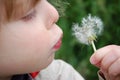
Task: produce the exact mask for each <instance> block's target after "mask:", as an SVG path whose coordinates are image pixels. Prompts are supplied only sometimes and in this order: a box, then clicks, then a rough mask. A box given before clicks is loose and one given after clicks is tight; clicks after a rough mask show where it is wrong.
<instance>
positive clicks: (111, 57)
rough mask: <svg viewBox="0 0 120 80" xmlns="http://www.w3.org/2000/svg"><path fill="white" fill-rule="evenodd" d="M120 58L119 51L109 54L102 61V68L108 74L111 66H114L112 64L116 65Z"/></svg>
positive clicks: (115, 50)
mask: <svg viewBox="0 0 120 80" xmlns="http://www.w3.org/2000/svg"><path fill="white" fill-rule="evenodd" d="M119 57H120V52H118V51H117V49H114V51H110V52H108V53H107V54H106V55H105V56H104V58H103V59H102V61H101V68H102V69H103V70H106V72H107V70H108V68H109V67H110V65H112V63H114V62H115V61H116V60H117V59H118V58H119Z"/></svg>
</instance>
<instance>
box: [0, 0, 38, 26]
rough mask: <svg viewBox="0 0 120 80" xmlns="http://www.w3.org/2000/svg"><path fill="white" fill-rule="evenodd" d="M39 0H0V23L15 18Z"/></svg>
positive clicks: (23, 13)
mask: <svg viewBox="0 0 120 80" xmlns="http://www.w3.org/2000/svg"><path fill="white" fill-rule="evenodd" d="M38 1H40V0H0V24H2V23H5V22H9V21H12V20H17V19H19V18H20V17H22V16H23V15H25V14H26V13H27V12H28V11H29V10H30V9H32V8H33V7H34V6H35V5H36V4H37V3H38Z"/></svg>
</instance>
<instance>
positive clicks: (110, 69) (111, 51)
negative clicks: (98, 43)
mask: <svg viewBox="0 0 120 80" xmlns="http://www.w3.org/2000/svg"><path fill="white" fill-rule="evenodd" d="M90 62H91V63H92V64H93V65H95V66H97V67H98V68H100V70H101V71H102V73H103V74H104V76H105V78H106V80H120V46H117V45H109V46H106V47H103V48H101V49H99V50H97V51H96V52H95V53H94V54H93V55H92V56H91V58H90Z"/></svg>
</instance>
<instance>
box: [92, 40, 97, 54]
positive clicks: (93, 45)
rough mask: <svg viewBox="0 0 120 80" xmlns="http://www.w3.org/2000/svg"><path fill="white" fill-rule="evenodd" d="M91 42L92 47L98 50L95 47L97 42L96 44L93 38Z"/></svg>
mask: <svg viewBox="0 0 120 80" xmlns="http://www.w3.org/2000/svg"><path fill="white" fill-rule="evenodd" d="M91 44H92V47H93V50H94V52H96V47H95V44H94V41H93V40H92V41H91Z"/></svg>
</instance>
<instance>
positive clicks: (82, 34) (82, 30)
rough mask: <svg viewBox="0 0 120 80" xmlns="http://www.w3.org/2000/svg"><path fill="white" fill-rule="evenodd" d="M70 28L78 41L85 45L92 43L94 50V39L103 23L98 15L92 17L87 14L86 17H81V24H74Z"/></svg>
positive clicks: (99, 32)
mask: <svg viewBox="0 0 120 80" xmlns="http://www.w3.org/2000/svg"><path fill="white" fill-rule="evenodd" d="M72 30H73V31H74V33H73V34H74V35H75V36H76V38H77V39H78V40H79V42H81V43H83V44H87V45H89V44H92V46H93V49H94V51H96V48H95V45H94V40H96V38H97V35H100V34H101V32H102V30H103V23H102V20H101V19H100V18H99V17H96V16H94V17H92V16H91V14H89V15H88V17H86V18H83V19H82V23H81V25H79V24H78V23H76V24H74V25H73V28H72Z"/></svg>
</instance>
